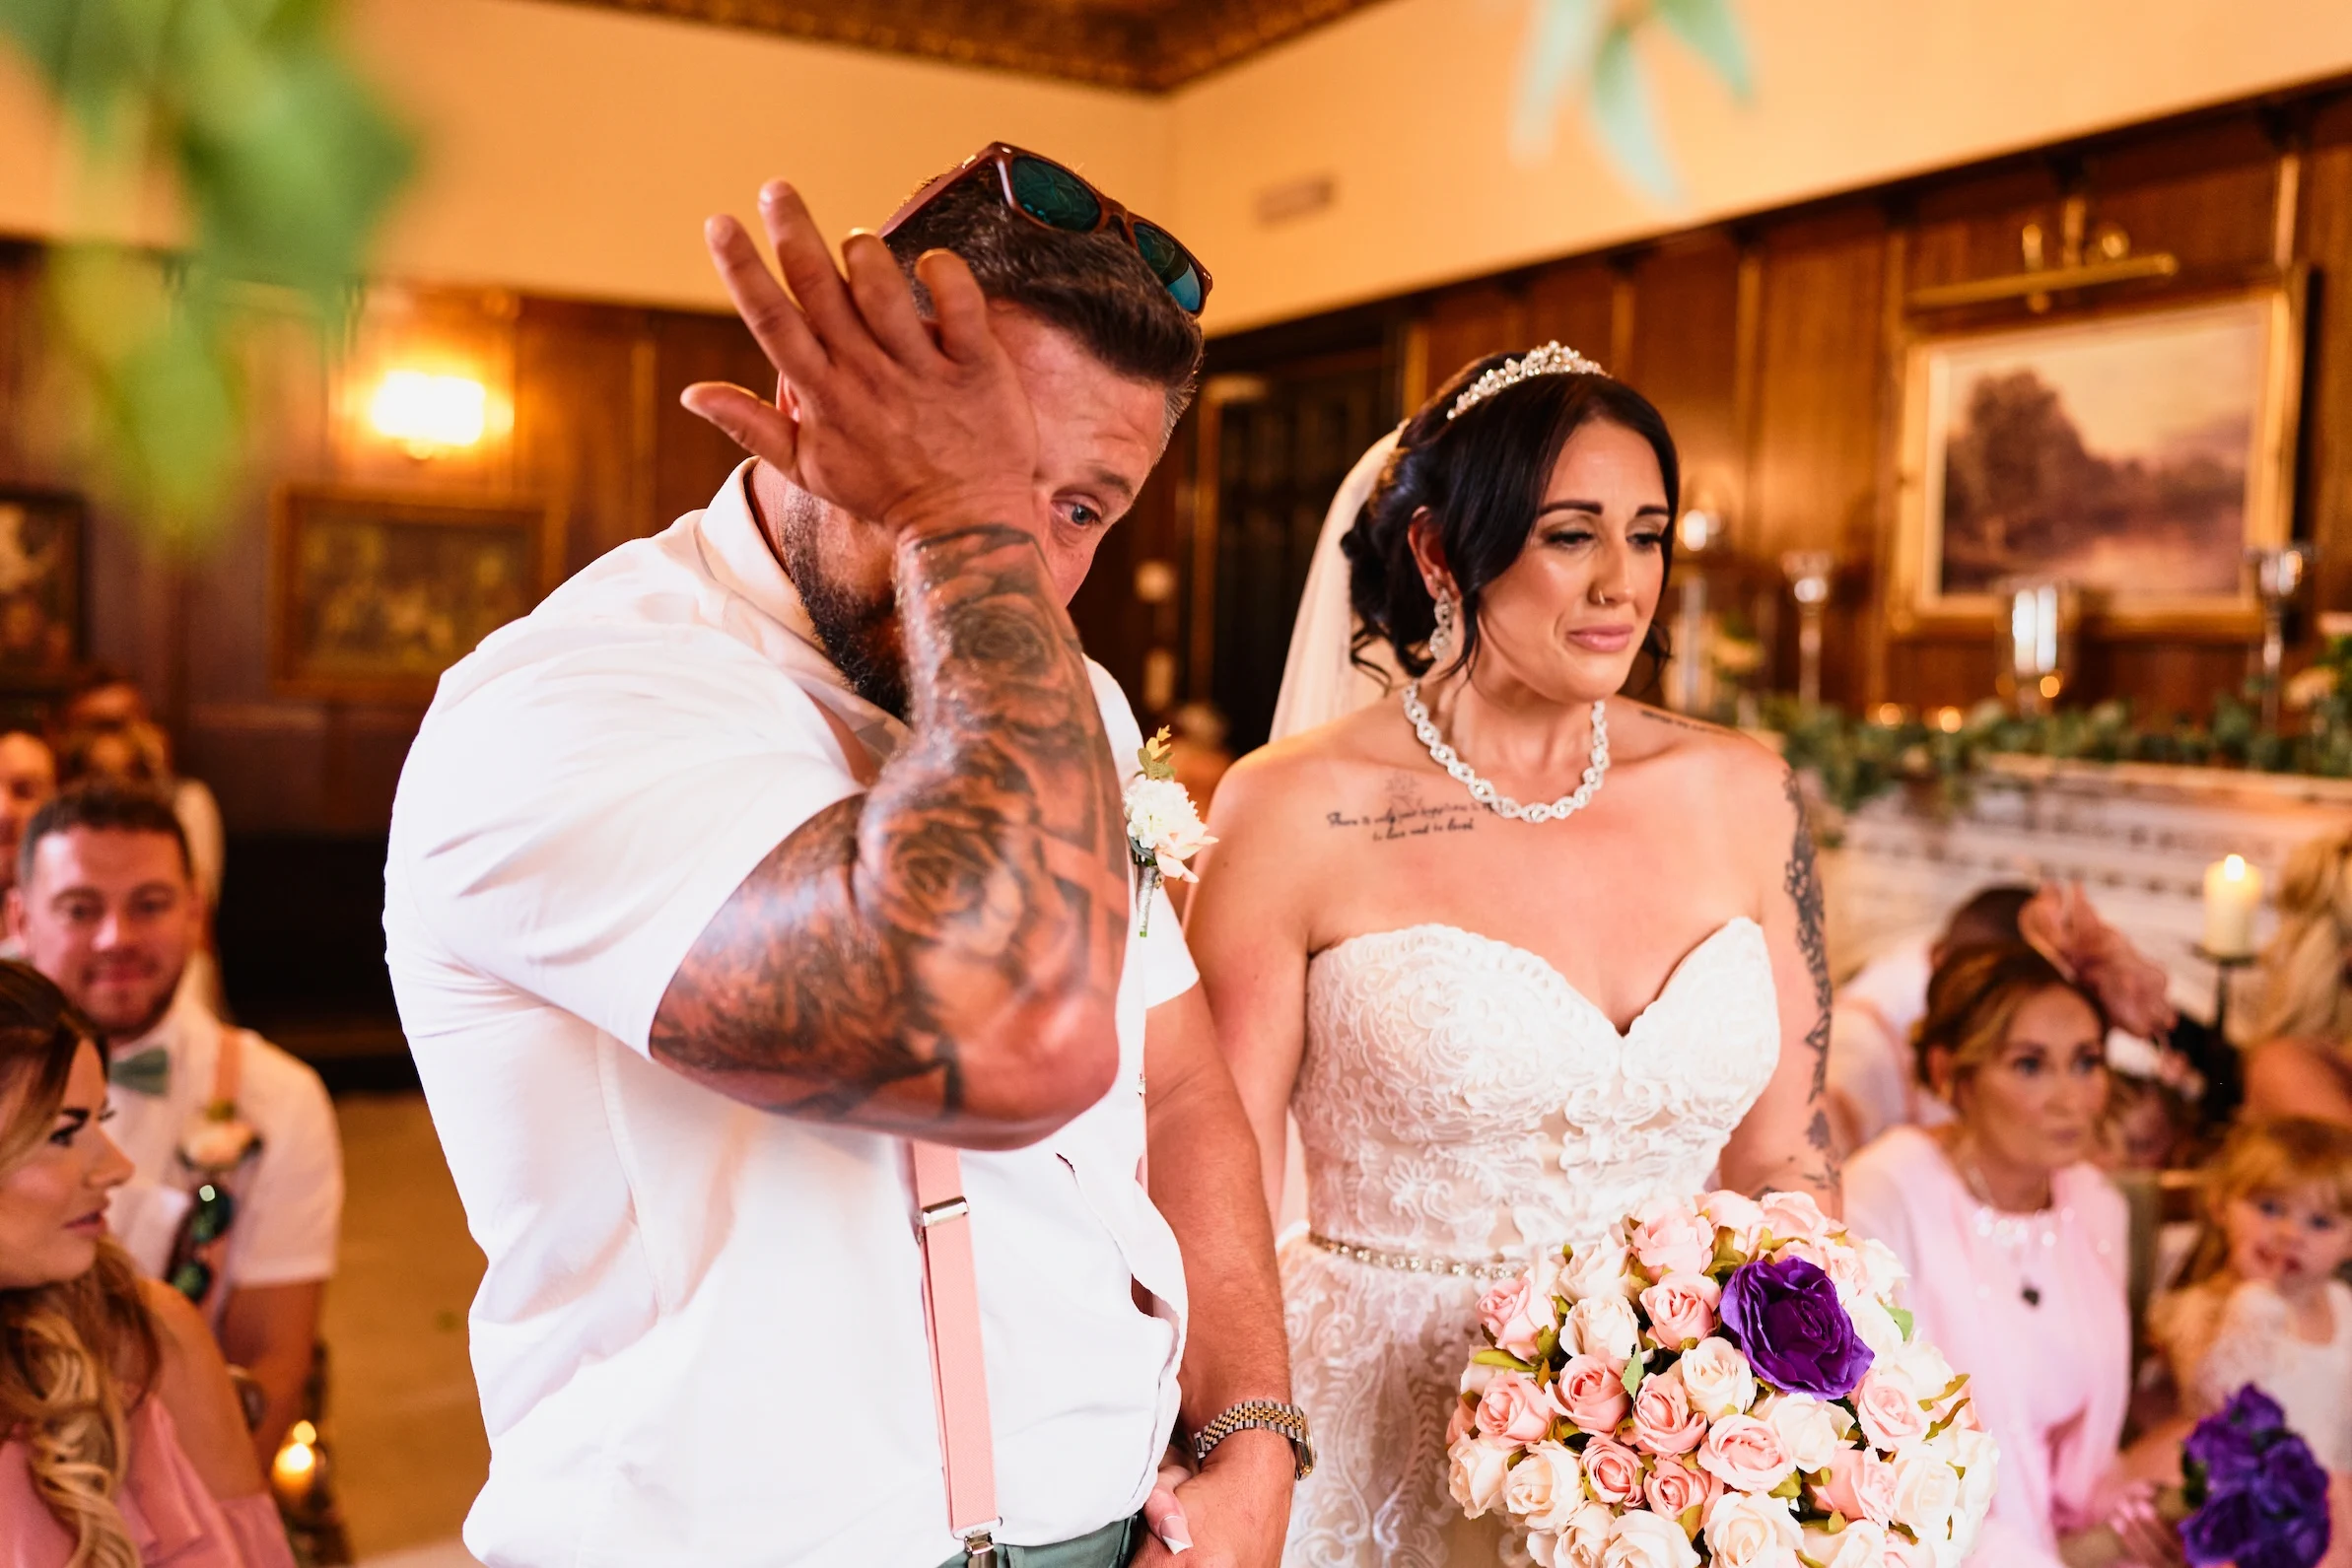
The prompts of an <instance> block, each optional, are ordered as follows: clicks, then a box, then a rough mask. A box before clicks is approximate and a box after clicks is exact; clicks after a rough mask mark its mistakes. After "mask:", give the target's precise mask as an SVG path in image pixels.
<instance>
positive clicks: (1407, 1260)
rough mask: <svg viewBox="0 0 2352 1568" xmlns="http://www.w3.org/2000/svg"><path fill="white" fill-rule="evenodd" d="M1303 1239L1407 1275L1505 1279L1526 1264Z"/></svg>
mask: <svg viewBox="0 0 2352 1568" xmlns="http://www.w3.org/2000/svg"><path fill="white" fill-rule="evenodd" d="M1307 1240H1308V1241H1309V1242H1311V1243H1313V1244H1314V1245H1315V1246H1317V1247H1320V1248H1322V1249H1323V1250H1324V1251H1325V1252H1327V1253H1331V1254H1333V1255H1335V1256H1337V1257H1340V1258H1346V1259H1349V1260H1351V1261H1355V1262H1359V1263H1368V1264H1370V1265H1371V1266H1372V1267H1374V1268H1394V1269H1396V1270H1398V1271H1399V1272H1400V1273H1409V1274H1449V1275H1452V1276H1454V1277H1455V1278H1459V1279H1509V1278H1512V1277H1513V1276H1515V1275H1517V1274H1519V1273H1521V1272H1523V1271H1524V1270H1525V1269H1526V1267H1527V1264H1526V1263H1525V1262H1523V1261H1519V1260H1517V1259H1511V1258H1502V1257H1494V1258H1488V1259H1485V1260H1483V1261H1477V1262H1471V1261H1464V1260H1462V1259H1459V1258H1425V1257H1423V1256H1421V1255H1420V1254H1418V1253H1384V1252H1382V1251H1381V1250H1380V1249H1379V1248H1377V1247H1358V1246H1357V1245H1355V1243H1353V1242H1343V1241H1336V1240H1334V1239H1333V1238H1331V1237H1329V1236H1325V1235H1323V1234H1322V1233H1320V1232H1318V1231H1309V1232H1307Z"/></svg>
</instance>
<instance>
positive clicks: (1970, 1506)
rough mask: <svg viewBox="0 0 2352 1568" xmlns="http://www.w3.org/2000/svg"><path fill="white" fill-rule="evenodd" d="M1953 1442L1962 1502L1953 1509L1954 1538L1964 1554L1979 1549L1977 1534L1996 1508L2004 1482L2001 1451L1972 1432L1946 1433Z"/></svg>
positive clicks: (1951, 1455)
mask: <svg viewBox="0 0 2352 1568" xmlns="http://www.w3.org/2000/svg"><path fill="white" fill-rule="evenodd" d="M1944 1435H1945V1436H1946V1437H1948V1438H1950V1439H1951V1441H1952V1450H1951V1453H1950V1455H1949V1458H1950V1459H1951V1461H1952V1465H1953V1467H1954V1468H1955V1469H1956V1470H1957V1471H1958V1472H1959V1474H1960V1501H1959V1502H1958V1503H1956V1504H1954V1505H1953V1508H1952V1538H1953V1540H1954V1541H1955V1542H1956V1543H1957V1544H1959V1546H1960V1547H1961V1550H1962V1553H1963V1555H1966V1554H1967V1553H1968V1552H1971V1551H1973V1550H1974V1549H1975V1547H1976V1532H1977V1531H1978V1530H1979V1529H1980V1528H1982V1526H1983V1524H1984V1515H1985V1513H1986V1511H1987V1510H1989V1509H1990V1508H1991V1507H1992V1494H1993V1488H1994V1486H1996V1485H1997V1484H1999V1481H2000V1475H2001V1463H2000V1452H1999V1449H1998V1448H1997V1447H1996V1445H1995V1444H1994V1443H1993V1440H1992V1439H1991V1438H1989V1437H1987V1436H1986V1435H1985V1434H1984V1433H1982V1432H1978V1431H1972V1430H1959V1429H1956V1430H1953V1431H1950V1432H1947V1433H1945V1434H1944Z"/></svg>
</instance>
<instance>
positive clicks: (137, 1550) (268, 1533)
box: [0, 962, 294, 1568]
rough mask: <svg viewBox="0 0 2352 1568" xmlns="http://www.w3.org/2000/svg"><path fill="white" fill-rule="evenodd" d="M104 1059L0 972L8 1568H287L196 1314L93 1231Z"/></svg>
mask: <svg viewBox="0 0 2352 1568" xmlns="http://www.w3.org/2000/svg"><path fill="white" fill-rule="evenodd" d="M105 1105H106V1068H105V1060H104V1056H103V1055H102V1053H101V1051H100V1048H99V1046H98V1044H97V1042H96V1039H95V1037H94V1035H93V1034H92V1032H91V1030H90V1028H89V1026H88V1025H87V1024H86V1023H84V1022H83V1020H82V1019H81V1017H80V1015H79V1014H77V1013H76V1012H75V1011H74V1010H73V1007H72V1006H71V1005H70V1004H69V1003H68V1002H67V1001H66V999H65V995H64V993H63V992H61V991H59V990H58V989H57V988H56V987H55V986H52V985H51V984H50V983H49V982H48V981H46V980H44V979H43V978H41V976H40V975H39V974H38V973H36V972H35V971H34V970H32V969H30V968H28V967H26V966H25V965H23V964H13V963H4V962H0V1542H5V1544H6V1548H7V1553H8V1555H7V1557H6V1561H7V1562H8V1564H9V1565H10V1568H141V1565H145V1568H292V1565H293V1561H294V1559H293V1556H292V1554H291V1553H290V1552H289V1551H288V1550H287V1546H286V1536H285V1533H284V1531H283V1530H282V1529H281V1528H280V1527H279V1524H278V1518H277V1510H276V1508H275V1506H274V1505H273V1504H272V1502H271V1500H270V1497H269V1494H268V1493H267V1492H266V1491H265V1490H263V1488H262V1483H261V1472H260V1468H259V1466H258V1465H257V1464H256V1462H255V1461H254V1458H253V1451H252V1449H251V1447H250V1446H249V1445H248V1443H247V1442H246V1439H245V1432H244V1423H243V1420H242V1416H241V1412H240V1410H239V1407H238V1403H237V1396H236V1394H235V1392H234V1391H233V1390H232V1389H231V1388H230V1384H229V1370H228V1368H227V1367H226V1366H225V1365H223V1363H222V1361H221V1354H220V1351H219V1350H217V1349H215V1348H214V1346H213V1343H212V1338H211V1335H210V1334H209V1333H207V1332H206V1330H205V1328H204V1325H203V1323H202V1322H201V1321H200V1320H199V1319H198V1318H197V1316H196V1314H195V1310H194V1309H193V1308H192V1307H190V1306H189V1305H188V1304H187V1302H186V1301H185V1300H183V1299H182V1298H180V1297H179V1296H177V1295H176V1294H174V1293H173V1292H172V1291H170V1290H168V1289H166V1288H164V1287H163V1286H160V1285H157V1284H154V1283H152V1282H145V1281H142V1280H141V1279H140V1278H139V1277H138V1275H137V1273H136V1272H135V1271H134V1270H133V1268H132V1266H131V1263H130V1261H129V1260H128V1259H127V1258H126V1257H124V1256H123V1254H122V1252H121V1251H120V1250H119V1249H117V1248H116V1247H115V1246H114V1244H113V1243H112V1242H111V1241H110V1240H108V1239H107V1237H106V1234H105V1212H106V1195H107V1194H108V1193H110V1192H112V1191H113V1190H114V1189H115V1188H116V1187H118V1186H120V1185H121V1183H122V1181H123V1179H124V1178H125V1177H127V1176H129V1175H130V1171H131V1164H130V1161H129V1160H127V1159H125V1158H124V1157H123V1154H122V1151H121V1150H119V1149H117V1148H116V1147H115V1146H114V1144H113V1142H112V1141H111V1140H110V1139H109V1138H107V1136H106V1134H105V1131H104V1127H102V1126H101V1125H100V1124H101V1123H102V1122H103V1121H104V1116H105Z"/></svg>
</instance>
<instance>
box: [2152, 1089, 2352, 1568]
mask: <svg viewBox="0 0 2352 1568" xmlns="http://www.w3.org/2000/svg"><path fill="white" fill-rule="evenodd" d="M2347 1261H2352V1128H2346V1127H2342V1126H2338V1125H2334V1124H2332V1123H2327V1122H2318V1121H2313V1120H2311V1119H2308V1118H2301V1117H2282V1118H2278V1119H2276V1120H2272V1121H2260V1122H2248V1123H2244V1124H2242V1125H2240V1126H2239V1127H2238V1128H2237V1130H2236V1131H2234V1132H2233V1133H2232V1134H2231V1135H2230V1139H2229V1141H2228V1142H2227V1143H2226V1144H2224V1145H2223V1147H2222V1150H2221V1153H2220V1154H2219V1155H2217V1156H2216V1157H2215V1158H2214V1161H2213V1163H2212V1165H2211V1166H2209V1167H2208V1168H2207V1170H2206V1173H2205V1220H2204V1230H2203V1234H2202V1235H2201V1236H2200V1238H2199V1240H2198V1245H2197V1250H2196V1253H2195V1255H2194V1256H2193V1257H2192V1258H2191V1259H2190V1260H2189V1265H2188V1269H2187V1273H2186V1276H2185V1282H2184V1283H2183V1284H2182V1286H2181V1288H2180V1289H2179V1290H2178V1291H2176V1292H2174V1293H2173V1294H2172V1295H2171V1296H2169V1297H2167V1298H2166V1299H2165V1300H2163V1301H2161V1302H2160V1303H2158V1305H2157V1308H2156V1311H2155V1313H2154V1314H2153V1328H2154V1332H2155V1337H2156V1340H2157V1342H2158V1343H2159V1344H2160V1345H2161V1346H2162V1347H2163V1348H2164V1352H2165V1356H2166V1358H2167V1360H2169V1361H2170V1362H2171V1364H2172V1368H2173V1378H2174V1381H2175V1384H2176V1385H2177V1386H2178V1388H2179V1393H2180V1400H2181V1412H2182V1414H2183V1415H2184V1416H2186V1417H2188V1418H2190V1419H2195V1418H2199V1417H2203V1416H2206V1415H2210V1414H2211V1413H2213V1411H2215V1410H2217V1409H2219V1408H2220V1407H2221V1406H2222V1405H2223V1404H2224V1403H2226V1402H2228V1400H2229V1398H2230V1396H2231V1395H2233V1394H2235V1393H2237V1392H2238V1390H2239V1389H2241V1388H2244V1387H2245V1386H2246V1385H2248V1384H2249V1383H2250V1384H2254V1385H2256V1386H2258V1387H2259V1388H2260V1389H2261V1390H2262V1392H2263V1393H2265V1394H2267V1395H2269V1396H2270V1397H2271V1398H2274V1399H2276V1400H2277V1401H2278V1402H2279V1404H2280V1405H2281V1406H2282V1407H2283V1408H2284V1409H2285V1410H2286V1412H2287V1424H2288V1425H2289V1426H2291V1427H2293V1428H2294V1429H2295V1431H2296V1432H2297V1433H2299V1434H2300V1435H2301V1436H2302V1437H2303V1439H2304V1441H2305V1442H2307V1443H2309V1444H2310V1445H2311V1448H2312V1453H2313V1454H2314V1455H2315V1456H2316V1457H2317V1459H2318V1461H2319V1463H2320V1464H2321V1465H2323V1466H2326V1467H2327V1470H2328V1473H2329V1476H2330V1477H2331V1484H2330V1488H2329V1503H2330V1512H2331V1514H2332V1515H2333V1520H2334V1539H2333V1541H2332V1542H2331V1544H2330V1545H2329V1547H2328V1552H2327V1557H2326V1559H2325V1561H2326V1563H2327V1564H2328V1565H2329V1568H2345V1565H2352V1287H2347V1286H2346V1285H2345V1284H2344V1283H2343V1282H2342V1281H2341V1280H2339V1279H2337V1278H2336V1277H2335V1275H2336V1271H2337V1270H2338V1269H2340V1268H2342V1267H2343V1266H2344V1264H2345V1263H2346V1262H2347Z"/></svg>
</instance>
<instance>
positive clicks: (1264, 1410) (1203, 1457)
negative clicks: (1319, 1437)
mask: <svg viewBox="0 0 2352 1568" xmlns="http://www.w3.org/2000/svg"><path fill="white" fill-rule="evenodd" d="M1252 1427H1255V1428H1257V1429H1258V1430H1259V1431H1262V1432H1280V1434H1281V1435H1282V1436H1284V1437H1286V1438H1288V1439H1289V1440H1290V1453H1291V1457H1292V1458H1294V1459H1295V1460H1296V1461H1297V1462H1298V1476H1297V1478H1298V1479H1299V1480H1302V1481H1303V1480H1305V1479H1306V1478H1307V1477H1308V1476H1309V1475H1312V1474H1313V1473H1314V1472H1315V1440H1314V1438H1313V1437H1312V1436H1311V1435H1310V1434H1309V1433H1308V1431H1307V1412H1306V1411H1304V1410H1302V1409H1300V1408H1299V1407H1298V1406H1297V1405H1295V1404H1277V1403H1275V1402H1274V1401H1273V1400H1272V1399H1247V1400H1244V1401H1243V1402H1242V1403H1240V1404H1236V1405H1234V1406H1233V1407H1232V1408H1231V1409H1229V1410H1226V1411H1225V1412H1224V1413H1222V1414H1221V1415H1219V1416H1217V1417H1216V1418H1215V1419H1214V1420H1212V1421H1211V1422H1210V1423H1209V1424H1208V1425H1207V1426H1205V1427H1203V1428H1201V1430H1200V1431H1198V1432H1195V1433H1194V1434H1193V1461H1194V1463H1195V1464H1199V1465H1206V1464H1208V1463H1209V1456H1210V1454H1211V1453H1212V1452H1213V1451H1214V1450H1215V1448H1216V1446H1217V1445H1218V1444H1219V1443H1222V1442H1223V1441H1224V1440H1225V1439H1227V1438H1229V1437H1231V1436H1232V1435H1233V1434H1234V1433H1236V1432H1246V1431H1248V1430H1249V1429H1251V1428H1252Z"/></svg>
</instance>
